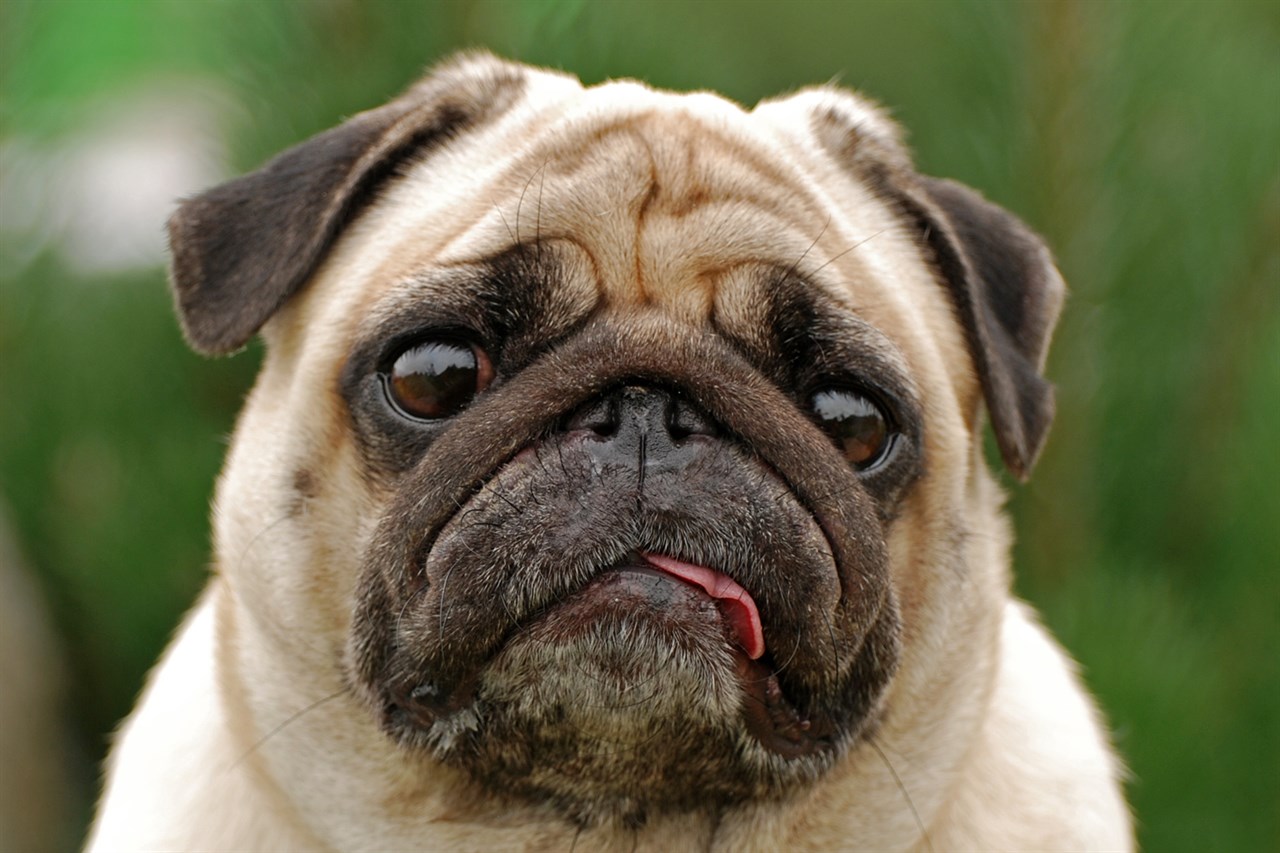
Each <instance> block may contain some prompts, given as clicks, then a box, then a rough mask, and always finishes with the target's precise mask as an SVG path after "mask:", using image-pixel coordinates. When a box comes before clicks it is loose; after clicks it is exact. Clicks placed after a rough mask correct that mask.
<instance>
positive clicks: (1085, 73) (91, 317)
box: [0, 0, 1280, 851]
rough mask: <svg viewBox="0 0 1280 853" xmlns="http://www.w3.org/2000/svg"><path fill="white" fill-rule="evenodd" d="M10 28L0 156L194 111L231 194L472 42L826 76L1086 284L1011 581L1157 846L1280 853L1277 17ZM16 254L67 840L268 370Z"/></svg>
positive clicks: (181, 13) (0, 476) (335, 9)
mask: <svg viewBox="0 0 1280 853" xmlns="http://www.w3.org/2000/svg"><path fill="white" fill-rule="evenodd" d="M0 10H2V12H0V15H2V17H0V81H2V82H0V85H2V86H3V89H2V90H0V95H2V100H0V143H5V142H7V141H12V140H14V139H19V138H20V139H22V140H24V141H25V143H26V144H28V145H31V144H34V145H36V146H37V147H39V146H49V147H55V146H56V145H57V144H58V142H59V140H62V139H65V138H67V137H68V136H69V135H73V134H75V133H76V132H77V131H78V129H80V128H81V127H82V126H83V125H84V123H85V122H86V121H88V118H87V117H88V116H91V115H94V114H96V113H97V112H100V110H101V105H102V104H104V103H109V102H111V99H112V98H118V97H120V96H121V95H122V94H127V93H129V92H131V91H135V90H137V89H138V88H140V87H145V86H147V85H151V84H153V83H155V82H156V81H174V80H178V81H204V82H205V83H207V84H208V85H210V86H214V87H216V88H217V91H218V92H219V93H220V94H219V95H218V96H217V97H218V98H220V99H221V100H220V101H219V102H220V103H224V102H229V103H231V104H233V105H234V107H233V108H232V109H230V110H224V112H226V113H228V114H229V118H228V119H227V121H226V123H225V126H224V130H223V131H222V132H223V133H224V135H225V139H226V142H227V145H228V146H229V168H230V169H231V170H232V171H242V170H245V169H249V168H252V167H253V166H254V165H256V164H257V163H259V162H261V161H262V160H263V159H264V158H265V157H267V156H269V155H270V154H271V153H273V152H274V151H276V150H278V149H280V148H282V147H284V146H286V145H289V144H291V143H293V142H296V141H298V140H300V139H302V138H304V137H306V136H308V135H309V134H311V133H314V132H316V131H318V130H321V129H323V128H325V127H327V126H329V125H331V124H333V123H335V122H336V121H338V120H339V119H340V118H341V117H343V116H347V115H350V114H352V113H354V112H357V111H359V110H361V109H364V108H366V107H369V106H373V105H375V104H377V103H379V102H381V101H382V100H384V99H386V98H387V97H388V96H390V95H392V94H394V93H395V92H397V91H398V90H399V89H401V88H402V87H403V86H404V85H405V84H406V83H407V82H408V81H410V80H411V79H412V78H413V77H414V76H415V75H416V74H417V73H418V72H419V71H420V70H421V69H422V68H423V67H424V66H426V65H428V64H430V63H432V62H434V61H436V60H437V59H439V58H440V57H442V56H444V55H446V54H447V53H449V52H451V51H453V50H456V49H458V48H461V47H469V46H485V47H488V48H490V49H492V50H494V51H496V52H499V53H501V54H505V55H509V56H512V57H514V58H518V59H523V60H526V61H529V62H533V63H538V64H546V65H552V66H557V67H561V68H564V69H566V70H569V71H572V72H574V73H577V74H579V75H580V76H581V77H582V78H583V80H584V81H587V82H595V81H599V80H602V79H605V78H608V77H623V76H630V77H640V78H643V79H646V80H648V81H650V82H651V83H653V84H655V85H658V86H662V87H670V88H681V89H683V88H710V89H716V90H719V91H721V92H724V93H725V94H727V95H728V96H730V97H732V98H735V99H737V100H739V101H741V102H742V103H745V104H748V105H749V104H752V103H754V102H755V101H756V100H758V99H759V98H761V97H765V96H768V95H771V94H775V93H778V92H780V91H785V90H787V89H791V88H796V87H798V86H800V85H803V84H808V83H814V82H823V81H827V80H830V79H833V78H834V79H836V80H838V81H839V82H841V83H844V84H847V85H850V86H854V87H857V88H860V89H862V90H864V91H866V92H867V93H869V94H871V95H873V96H874V97H875V98H877V99H878V100H880V101H882V102H883V103H885V104H886V105H888V106H890V107H891V108H892V109H893V111H894V113H895V115H896V116H897V118H898V119H899V120H901V121H902V122H903V123H904V124H905V125H906V126H907V127H908V128H909V131H910V140H911V143H912V145H913V147H914V149H915V151H916V153H917V158H918V162H919V164H920V166H921V168H922V169H923V170H925V171H928V172H930V173H933V174H939V175H947V176H951V177H954V178H957V179H960V180H963V181H965V182H967V183H969V184H972V185H974V186H976V187H979V188H981V189H982V190H983V191H984V192H985V193H986V194H987V195H988V196H989V197H991V198H993V199H994V200H996V201H998V202H1000V203H1001V204H1003V205H1005V206H1007V207H1009V208H1011V209H1012V210H1014V211H1016V212H1017V213H1018V214H1019V215H1021V216H1022V217H1023V218H1024V219H1026V220H1027V221H1028V222H1029V223H1031V224H1032V226H1033V227H1035V228H1036V229H1038V230H1039V231H1041V232H1042V233H1043V234H1045V236H1046V237H1047V239H1048V241H1049V243H1050V245H1051V246H1053V247H1054V250H1055V252H1056V253H1057V256H1058V259H1059V261H1060V266H1061V268H1062V270H1063V272H1064V274H1065V276H1066V279H1067V281H1068V283H1069V285H1070V286H1071V289H1072V295H1071V298H1070V300H1069V302H1068V306H1067V310H1066V313H1065V316H1064V320H1063V322H1062V324H1061V326H1060V327H1059V332H1058V335H1057V338H1056V343H1055V347H1054V350H1053V352H1052V355H1051V358H1050V363H1049V372H1050V374H1051V376H1052V378H1053V379H1054V380H1055V382H1056V383H1057V385H1058V394H1059V396H1058V404H1059V416H1058V420H1057V422H1056V424H1055V428H1054V432H1053V434H1052V436H1051V438H1050V442H1049V445H1048V448H1047V450H1046V452H1045V455H1044V457H1043V459H1042V461H1041V463H1040V466H1039V468H1038V469H1037V471H1036V472H1035V474H1034V476H1033V478H1032V480H1031V482H1030V484H1028V485H1025V486H1013V485H1011V492H1012V500H1011V507H1012V511H1013V512H1014V514H1015V515H1016V517H1017V523H1018V529H1019V537H1020V538H1019V541H1018V545H1017V548H1016V554H1015V557H1016V563H1017V571H1018V580H1017V584H1018V589H1019V591H1020V592H1021V594H1023V595H1025V596H1026V597H1028V598H1029V599H1030V600H1032V601H1033V602H1034V603H1035V604H1036V605H1037V606H1038V607H1039V608H1040V609H1041V610H1042V612H1043V614H1044V618H1045V621H1046V622H1047V623H1048V624H1049V626H1050V627H1051V628H1052V629H1053V630H1054V631H1055V633H1056V634H1057V635H1058V637H1059V638H1061V640H1062V641H1063V643H1064V644H1065V645H1066V646H1067V647H1068V648H1069V649H1071V650H1072V652H1073V653H1074V654H1075V656H1076V657H1077V658H1078V659H1079V660H1080V662H1081V665H1082V668H1083V672H1084V677H1085V679H1086V681H1087V682H1088V683H1089V685H1090V686H1091V688H1092V689H1093V690H1095V691H1096V693H1097V694H1098V696H1099V697H1100V701H1101V704H1102V705H1103V706H1104V708H1105V709H1106V712H1107V714H1108V716H1109V719H1110V723H1111V726H1112V728H1113V730H1114V732H1115V740H1116V743H1117V745H1118V747H1119V749H1120V751H1121V752H1122V753H1123V754H1124V755H1125V756H1126V758H1127V760H1128V762H1129V764H1130V766H1131V768H1132V773H1133V779H1132V781H1131V782H1130V784H1129V794H1130V797H1131V800H1132V803H1133V805H1134V809H1135V811H1136V813H1137V817H1138V821H1139V836H1140V840H1141V842H1142V844H1143V845H1144V846H1145V847H1146V848H1148V849H1151V850H1162V851H1163V850H1171V851H1172V850H1189V851H1190V850H1195V851H1200V850H1276V849H1280V783H1278V782H1277V778H1278V776H1280V772H1278V768H1280V663H1278V662H1280V654H1278V653H1277V639H1278V637H1277V633H1278V632H1277V620H1278V616H1280V592H1278V589H1280V587H1278V584H1277V573H1278V570H1280V498H1278V495H1280V488H1278V486H1277V483H1278V481H1280V437H1278V436H1280V3H1275V2H1246V0H1236V1H1235V2H1233V1H1232V0H1198V2H1197V0H1185V1H1184V0H1146V2H1102V1H1101V0H1098V2H1069V0H1046V1H1045V2H1018V3H1015V2H986V0H972V2H959V1H958V0H957V2H943V0H894V2H866V3H852V2H840V3H837V2H830V3H827V2H798V1H797V0H792V2H786V3H777V4H774V3H751V2H734V3H717V2H707V0H703V2H696V0H694V2H661V0H650V2H616V3H615V2H595V3H591V2H581V0H561V1H560V2H527V3H522V2H462V3H409V2H388V1H386V0H384V2H355V0H324V2H320V1H319V0H317V2H307V3H267V2H262V1H261V0H167V2H160V1H159V0H157V2H141V1H140V0H135V2H106V1H105V0H95V2H88V0H86V2H52V1H51V0H44V2H28V1H27V0H22V1H21V2H15V0H5V2H4V3H3V5H2V6H0ZM201 91H203V90H201ZM193 97H197V96H193ZM4 162H5V161H4V160H0V165H3V164H4ZM10 165H12V164H10ZM9 215H12V214H9ZM11 224H12V223H0V226H6V227H0V253H2V254H0V501H2V502H3V503H4V504H7V512H8V514H9V516H10V521H11V522H12V526H13V528H14V532H15V534H16V537H17V539H18V542H19V545H20V547H21V548H22V550H23V552H24V553H25V556H26V560H27V562H28V563H29V564H30V566H31V568H32V570H33V571H34V573H35V575H36V577H37V578H38V580H39V582H40V584H41V588H42V591H43V593H44V595H45V598H46V599H47V601H48V604H49V608H50V610H51V613H52V615H53V618H54V622H55V625H56V627H57V629H58V631H59V633H60V635H61V638H62V641H63V645H64V647H65V652H66V655H67V657H68V664H67V665H68V668H69V678H68V682H67V685H68V686H67V699H68V705H67V708H68V713H69V715H70V717H71V721H72V728H73V733H72V737H73V739H74V742H75V744H76V750H75V751H74V753H73V755H74V756H75V757H74V758H73V764H74V772H75V776H76V778H77V779H78V780H79V785H80V787H79V789H78V792H77V796H78V798H79V799H78V802H79V803H80V805H79V807H78V810H79V812H80V813H81V815H82V816H81V818H80V820H81V821H83V820H86V819H87V806H86V805H85V803H86V802H87V800H88V799H89V798H90V797H91V796H92V794H91V791H92V788H93V785H94V774H95V769H94V765H95V763H96V762H97V761H98V760H100V758H101V755H102V753H103V752H104V750H105V747H106V742H107V741H106V738H107V735H108V733H109V732H110V731H111V729H112V728H113V726H114V725H115V723H116V721H117V720H118V719H119V718H120V717H121V716H122V715H123V714H125V713H126V712H127V710H128V708H129V707H130V705H131V703H132V701H133V698H134V696H135V694H136V691H137V690H138V687H139V685H140V684H141V679H142V677H143V675H144V673H145V671H146V669H147V667H148V666H149V665H150V664H151V662H152V661H153V660H154V659H155V657H156V656H157V655H158V653H159V651H160V649H161V648H162V647H163V645H164V643H165V641H166V638H167V636H168V634H169V632H170V631H171V629H172V627H173V626H174V625H175V624H176V622H177V620H178V618H179V615H180V614H181V612H182V611H183V609H184V608H185V607H187V606H188V605H189V603H190V602H191V601H192V599H193V597H194V596H195V594H196V592H197V591H198V589H199V588H200V586H201V583H202V581H203V578H204V576H205V573H206V564H207V559H208V557H207V542H208V527H207V519H206V514H207V506H208V497H209V495H210V493H211V489H212V484H213V480H214V477H215V476H216V473H217V470H218V467H219V464H220V460H221V457H222V454H223V452H224V450H225V444H226V436H227V434H228V432H229V431H230V429H231V426H232V423H233V418H234V414H235V412H236V410H237V408H238V406H239V403H240V400H241V398H242V395H243V394H244V392H245V390H246V389H247V387H248V385H249V383H250V381H251V379H252V376H253V373H254V370H255V366H256V364H257V361H258V356H259V353H258V350H257V348H256V345H255V347H251V348H250V350H249V351H248V352H247V353H244V354H241V355H239V356H237V357H235V358H232V359H224V360H218V361H203V360H201V359H199V358H197V357H196V356H195V355H193V354H191V353H190V352H188V351H187V350H186V349H185V347H184V346H183V343H182V340H181V338H180V336H179V334H178V331H177V327H176V324H175V323H174V320H173V318H172V315H171V309H170V302H169V296H168V294H167V292H166V290H165V286H164V276H163V271H162V269H160V268H159V267H154V268H147V269H142V270H133V271H129V272H116V273H102V272H94V271H85V270H83V269H76V268H74V266H73V265H69V264H68V263H67V262H66V261H65V260H64V259H63V258H62V256H61V255H60V253H59V251H58V250H57V247H56V245H55V244H54V243H53V242H48V243H46V244H41V243H40V242H39V241H36V240H33V238H32V237H31V235H30V233H27V232H23V231H21V229H16V228H12V227H8V226H9V225H11ZM155 227H156V228H157V229H159V228H160V227H161V226H160V222H159V221H157V222H156V225H155ZM0 689H3V686H2V685H0ZM1045 736H1046V737H1052V736H1053V735H1052V733H1048V732H1047V733H1046V735H1045ZM0 772H3V771H0ZM82 825H83V824H82V823H81V824H77V827H82ZM80 831H82V830H81V828H76V829H74V831H73V832H71V833H70V834H69V835H70V837H71V841H70V842H69V843H70V844H72V845H74V844H75V843H76V842H75V840H74V839H75V838H76V837H78V833H79V832H80Z"/></svg>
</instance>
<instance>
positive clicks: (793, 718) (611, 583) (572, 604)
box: [384, 549, 835, 759]
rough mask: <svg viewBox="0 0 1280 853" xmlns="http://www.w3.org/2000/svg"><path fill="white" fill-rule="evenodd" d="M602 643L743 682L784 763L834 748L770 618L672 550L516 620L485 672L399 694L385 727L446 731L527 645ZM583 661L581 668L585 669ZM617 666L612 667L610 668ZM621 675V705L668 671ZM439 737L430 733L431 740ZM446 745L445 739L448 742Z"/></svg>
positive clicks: (633, 558) (745, 701) (620, 564)
mask: <svg viewBox="0 0 1280 853" xmlns="http://www.w3.org/2000/svg"><path fill="white" fill-rule="evenodd" d="M589 636H590V637H592V638H593V642H595V643H597V645H598V644H599V642H600V640H601V638H602V637H603V638H607V640H606V641H607V643H608V644H609V645H611V646H614V647H616V648H617V649H618V650H619V651H621V652H622V653H623V654H626V651H627V649H628V644H629V643H636V642H647V643H649V644H650V645H653V644H659V645H661V646H664V647H666V648H669V649H670V650H671V651H672V654H673V655H676V656H684V657H685V658H688V657H691V656H692V657H694V658H699V659H702V661H703V664H704V665H705V666H706V667H707V669H708V672H714V673H715V674H713V675H710V676H709V678H710V679H712V680H714V679H715V678H716V676H717V675H718V676H720V677H724V676H726V675H727V676H728V677H729V678H731V679H732V680H733V681H735V682H736V688H737V693H738V700H739V701H738V713H739V719H740V722H741V724H742V726H743V728H744V729H745V731H746V732H747V733H748V734H749V735H750V737H751V738H752V739H754V741H755V742H757V743H758V744H759V745H760V747H762V748H763V749H765V750H766V751H767V752H769V753H772V754H774V755H777V756H779V757H780V758H783V759H796V758H800V757H802V756H807V755H814V754H818V753H822V752H824V751H828V750H830V749H831V748H832V747H833V746H834V742H835V738H834V732H833V726H831V725H827V724H824V723H823V721H822V719H821V718H820V717H817V716H815V715H813V714H806V713H804V712H802V711H801V710H800V709H799V707H798V705H797V703H795V702H793V701H792V699H791V697H790V696H789V694H788V691H787V690H786V688H785V686H784V683H783V681H782V679H781V678H780V667H779V666H778V665H777V664H776V662H775V660H774V658H773V655H772V654H771V651H770V650H769V649H768V648H767V646H766V640H765V627H764V621H763V620H762V618H761V614H760V608H759V605H758V604H757V603H756V600H755V598H754V597H753V596H752V595H751V593H750V592H749V591H748V590H747V589H746V588H745V587H744V586H743V585H741V584H740V583H738V582H737V581H736V580H734V579H733V578H732V577H730V576H729V575H728V574H726V573H724V572H722V571H719V570H717V569H714V568H711V567H709V566H706V565H701V564H699V563H695V562H691V561H688V560H682V559H679V558H676V557H673V556H670V555H668V554H663V553H658V552H654V551H648V550H644V549H636V550H634V551H632V552H630V553H629V554H627V555H626V556H625V557H624V558H623V559H622V560H619V561H617V562H615V563H613V564H612V565H609V566H608V567H606V568H605V569H603V570H601V571H599V572H598V573H597V574H595V575H594V576H593V577H591V578H589V579H588V580H587V581H586V582H585V583H584V584H582V585H581V587H579V588H578V589H576V590H574V591H571V592H569V593H568V594H566V595H564V596H563V597H560V598H558V599H556V600H555V601H552V602H550V603H549V604H547V605H546V606H544V607H542V608H539V609H538V610H537V611H535V612H533V613H531V614H529V615H528V616H527V617H526V618H524V619H521V620H519V623H518V624H517V625H515V626H514V627H513V628H512V629H511V631H510V632H509V633H508V635H507V636H506V637H505V638H504V639H503V640H502V641H501V642H499V643H498V644H497V646H496V649H495V650H494V652H493V654H492V656H491V657H490V658H489V660H488V661H486V662H485V663H484V664H482V665H481V667H479V668H478V670H477V671H476V672H475V673H473V674H471V675H470V676H468V677H465V678H463V679H462V680H461V681H460V682H458V683H457V684H456V686H455V687H454V688H453V689H451V690H444V689H441V688H440V687H439V686H438V685H437V684H435V683H432V682H427V683H423V684H417V685H412V686H406V687H405V688H403V689H400V690H394V691H393V692H392V698H391V699H390V701H389V702H388V703H387V704H386V706H385V708H384V724H387V725H388V726H389V727H390V728H392V729H393V730H394V729H397V728H403V727H405V726H408V727H409V728H411V729H413V730H417V731H425V732H428V733H433V732H434V733H439V732H442V731H448V730H450V729H451V728H452V727H454V726H455V724H456V723H457V721H459V720H462V721H466V720H469V718H470V717H471V715H473V714H474V712H475V708H476V707H477V706H480V705H483V704H485V699H486V693H487V692H489V691H486V677H487V673H488V672H489V671H490V670H500V669H502V668H503V667H504V665H505V664H506V663H507V659H508V658H510V657H512V656H513V654H519V652H518V651H516V652H513V650H519V649H521V647H528V646H529V645H548V644H554V645H560V646H571V645H573V644H574V643H576V642H581V641H582V640H583V639H584V638H586V637H589ZM586 666H587V665H586V664H583V668H584V671H585V668H586ZM604 669H611V667H604ZM640 670H643V667H639V668H638V669H637V672H636V674H635V677H634V678H631V679H628V677H627V675H626V673H625V672H619V673H617V674H618V675H619V679H618V683H619V688H618V695H617V701H619V702H620V703H623V704H627V703H631V702H634V701H636V700H635V699H634V697H632V696H630V695H629V693H630V692H634V688H635V686H636V684H647V683H649V682H652V681H655V680H659V679H660V678H661V673H657V674H656V676H655V673H653V672H647V671H645V672H641V671H640ZM430 737H432V735H430V734H429V738H430ZM446 739H447V738H446Z"/></svg>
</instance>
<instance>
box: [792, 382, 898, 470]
mask: <svg viewBox="0 0 1280 853" xmlns="http://www.w3.org/2000/svg"><path fill="white" fill-rule="evenodd" d="M810 405H812V406H813V412H814V414H816V415H817V416H818V422H819V424H820V425H821V426H822V428H823V429H824V430H826V431H827V434H828V435H830V436H831V437H832V438H833V439H834V440H835V443H836V447H838V448H840V451H841V452H842V453H844V458H845V459H847V460H849V463H850V464H852V465H853V466H854V467H855V468H858V469H859V470H866V469H867V468H870V467H871V466H873V465H875V464H876V463H877V462H879V461H880V460H881V459H882V458H883V457H884V455H885V452H886V451H887V450H888V449H889V422H888V419H887V418H886V417H885V415H884V412H882V411H881V410H880V407H879V406H877V405H876V404H875V403H873V402H872V401H871V400H869V399H868V398H866V397H864V396H863V395H861V394H859V393H857V392H856V391H848V390H844V389H828V390H825V391H819V392H818V393H816V394H814V395H813V399H812V400H811V401H810Z"/></svg>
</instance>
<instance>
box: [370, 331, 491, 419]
mask: <svg viewBox="0 0 1280 853" xmlns="http://www.w3.org/2000/svg"><path fill="white" fill-rule="evenodd" d="M492 380H493V364H492V363H491V362H490V361H489V357H488V356H487V355H485V353H484V350H482V349H480V348H479V347H473V346H469V345H467V344H463V343H459V342H456V341H442V340H436V341H426V342H425V343H421V344H418V345H417V346H414V347H412V348H410V349H407V350H405V351H404V352H403V353H401V354H400V356H399V357H398V358H396V360H395V364H393V365H392V367H391V372H390V374H388V375H387V377H386V385H387V393H388V395H389V396H390V397H391V400H392V402H393V403H395V405H396V407H397V408H399V409H400V411H402V412H403V413H405V414H406V415H410V416H411V417H415V418H428V419H435V418H447V417H448V416H450V415H452V414H454V413H456V412H458V411H459V410H461V409H462V408H463V407H464V406H466V405H467V403H470V402H471V398H472V397H474V396H475V395H476V394H477V393H479V392H480V391H483V390H484V389H485V388H486V387H487V386H488V385H489V383H490V381H492Z"/></svg>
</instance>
